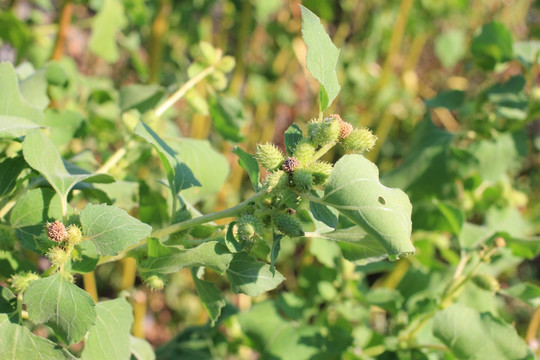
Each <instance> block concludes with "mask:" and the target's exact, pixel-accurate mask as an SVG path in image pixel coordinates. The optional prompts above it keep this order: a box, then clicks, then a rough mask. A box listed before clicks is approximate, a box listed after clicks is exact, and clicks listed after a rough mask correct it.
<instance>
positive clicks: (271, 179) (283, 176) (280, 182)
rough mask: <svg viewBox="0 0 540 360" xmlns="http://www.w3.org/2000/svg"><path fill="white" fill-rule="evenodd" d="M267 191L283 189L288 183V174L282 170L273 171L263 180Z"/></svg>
mask: <svg viewBox="0 0 540 360" xmlns="http://www.w3.org/2000/svg"><path fill="white" fill-rule="evenodd" d="M264 183H265V186H266V189H267V191H268V192H270V191H273V190H277V189H283V188H285V187H287V186H288V185H289V175H288V174H287V173H286V172H285V171H283V170H277V171H274V172H272V173H270V174H268V176H267V177H266V179H265V180H264Z"/></svg>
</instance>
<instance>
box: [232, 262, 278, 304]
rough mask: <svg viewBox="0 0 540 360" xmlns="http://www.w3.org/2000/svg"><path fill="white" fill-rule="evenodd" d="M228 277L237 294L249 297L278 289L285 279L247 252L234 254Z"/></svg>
mask: <svg viewBox="0 0 540 360" xmlns="http://www.w3.org/2000/svg"><path fill="white" fill-rule="evenodd" d="M227 277H228V278H229V282H230V283H231V286H232V289H233V291H234V292H235V293H244V294H246V295H249V296H257V295H259V294H262V293H263V292H265V291H269V290H272V289H274V288H276V287H277V286H278V285H279V284H281V282H282V281H283V280H285V278H284V277H283V275H281V273H279V272H278V271H277V270H275V272H274V273H272V271H270V266H269V265H268V264H265V263H263V262H260V261H258V260H257V259H255V258H254V257H253V256H250V255H248V254H247V253H245V252H240V253H236V254H234V258H233V260H232V261H231V264H230V266H229V268H228V269H227Z"/></svg>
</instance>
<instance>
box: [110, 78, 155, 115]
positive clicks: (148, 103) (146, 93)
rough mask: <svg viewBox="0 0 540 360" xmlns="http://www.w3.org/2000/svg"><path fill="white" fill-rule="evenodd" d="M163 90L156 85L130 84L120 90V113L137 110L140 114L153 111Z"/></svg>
mask: <svg viewBox="0 0 540 360" xmlns="http://www.w3.org/2000/svg"><path fill="white" fill-rule="evenodd" d="M163 93H164V89H163V88H162V87H161V86H158V85H139V84H132V85H128V86H124V87H123V88H122V89H120V109H122V112H124V111H127V110H130V109H137V110H139V112H140V113H141V114H144V113H145V112H147V111H148V110H151V109H153V108H154V107H155V106H156V105H157V104H158V102H159V100H160V99H161V97H162V96H163Z"/></svg>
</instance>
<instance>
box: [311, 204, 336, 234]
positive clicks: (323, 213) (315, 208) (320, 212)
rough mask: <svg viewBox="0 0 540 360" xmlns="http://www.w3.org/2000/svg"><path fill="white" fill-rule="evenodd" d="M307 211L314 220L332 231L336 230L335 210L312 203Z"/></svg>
mask: <svg viewBox="0 0 540 360" xmlns="http://www.w3.org/2000/svg"><path fill="white" fill-rule="evenodd" d="M309 209H310V210H311V213H312V214H313V217H314V218H315V219H316V220H319V221H320V222H322V223H323V224H325V225H326V226H329V227H331V228H333V229H335V228H337V226H338V212H337V211H336V210H335V209H333V208H330V207H328V206H326V205H323V204H319V203H316V202H313V201H311V202H310V203H309Z"/></svg>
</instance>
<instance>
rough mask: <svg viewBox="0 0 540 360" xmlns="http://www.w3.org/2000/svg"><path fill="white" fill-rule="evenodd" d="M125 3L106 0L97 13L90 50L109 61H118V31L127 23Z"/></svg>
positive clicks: (116, 0)
mask: <svg viewBox="0 0 540 360" xmlns="http://www.w3.org/2000/svg"><path fill="white" fill-rule="evenodd" d="M124 13H125V12H124V5H123V2H122V1H120V0H104V3H103V7H102V8H101V10H100V11H99V13H98V14H97V15H96V17H95V20H94V24H93V25H92V35H91V36H90V44H89V46H90V51H91V52H93V53H94V54H96V55H98V56H101V57H102V58H103V59H104V60H106V61H107V62H109V63H113V62H116V61H118V58H119V53H118V46H117V45H116V35H117V33H118V32H119V31H120V30H121V29H122V28H123V27H124V26H125V25H126V23H127V21H126V17H125V15H124Z"/></svg>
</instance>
